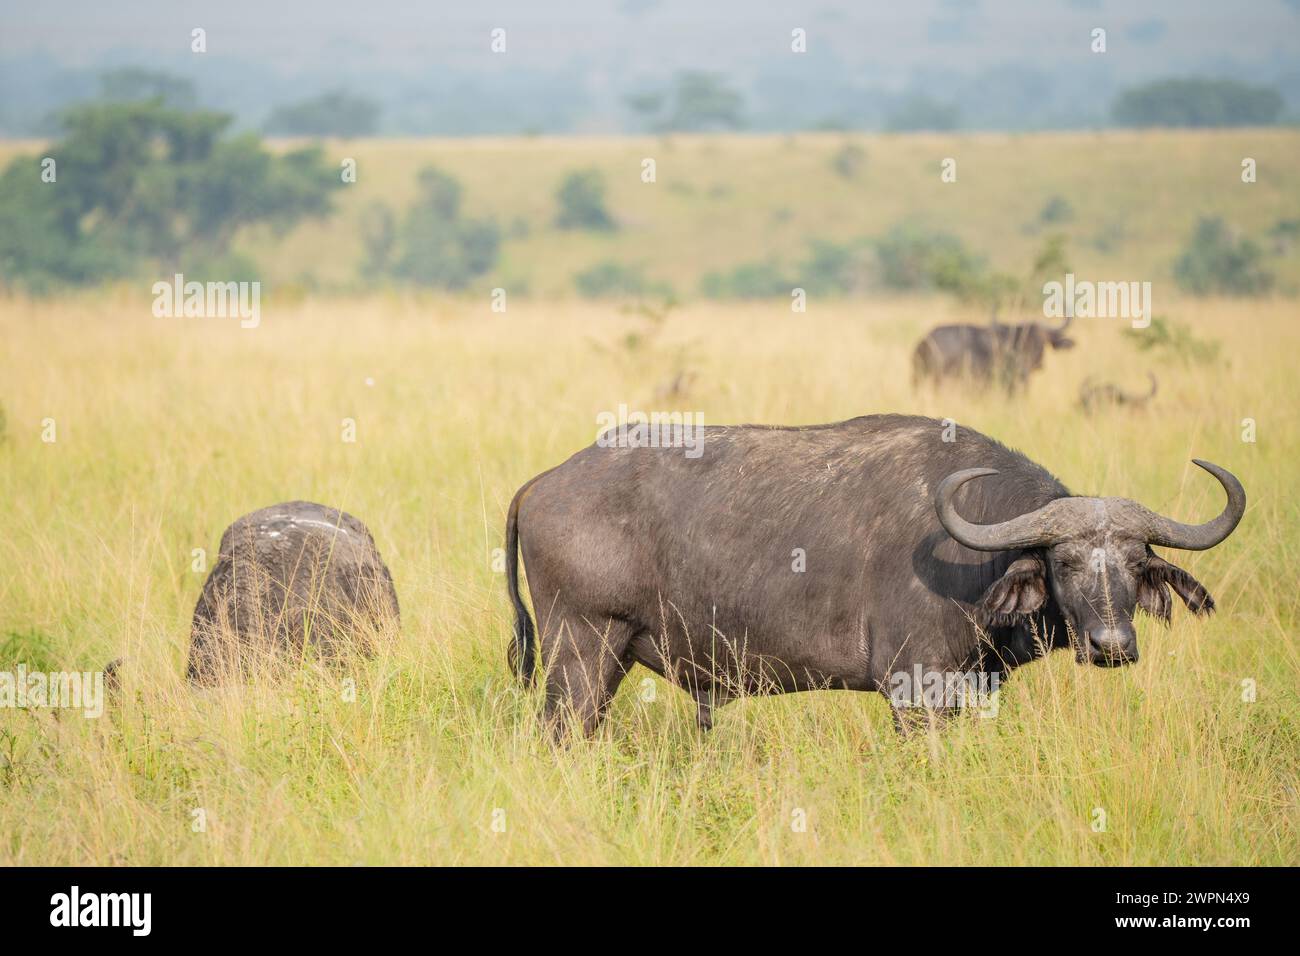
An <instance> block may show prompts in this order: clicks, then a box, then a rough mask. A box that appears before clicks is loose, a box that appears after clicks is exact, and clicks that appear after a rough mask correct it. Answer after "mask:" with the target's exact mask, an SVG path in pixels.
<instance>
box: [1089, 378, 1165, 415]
mask: <svg viewBox="0 0 1300 956" xmlns="http://www.w3.org/2000/svg"><path fill="white" fill-rule="evenodd" d="M1147 380H1148V381H1150V383H1151V390H1150V391H1148V392H1147V393H1146V394H1145V395H1134V394H1132V393H1130V392H1126V391H1124V390H1123V389H1122V388H1120V387H1119V386H1118V385H1112V384H1111V383H1110V382H1103V383H1101V384H1097V383H1095V382H1094V381H1093V380H1092V379H1091V378H1088V379H1084V382H1083V384H1082V385H1081V386H1079V407H1080V408H1082V409H1083V410H1084V412H1085V413H1087V414H1089V415H1091V414H1093V413H1094V412H1099V411H1102V410H1103V409H1107V408H1129V409H1134V410H1136V409H1140V408H1144V407H1146V404H1147V402H1149V401H1151V399H1153V398H1155V397H1156V377H1155V375H1153V374H1152V373H1150V372H1147Z"/></svg>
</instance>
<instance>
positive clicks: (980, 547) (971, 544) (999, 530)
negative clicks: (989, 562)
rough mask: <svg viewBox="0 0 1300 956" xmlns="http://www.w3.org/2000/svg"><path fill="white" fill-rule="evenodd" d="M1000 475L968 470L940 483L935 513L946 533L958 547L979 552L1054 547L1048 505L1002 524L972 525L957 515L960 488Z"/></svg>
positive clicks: (984, 469)
mask: <svg viewBox="0 0 1300 956" xmlns="http://www.w3.org/2000/svg"><path fill="white" fill-rule="evenodd" d="M997 473H998V472H997V471H996V470H995V469H993V468H966V469H964V470H962V471H954V472H953V473H952V474H951V475H949V476H948V477H947V478H945V479H944V480H943V481H941V482H940V483H939V487H938V489H937V490H936V491H935V493H934V510H935V511H936V512H937V513H938V515H939V523H940V524H941V525H943V530H944V531H947V532H948V534H950V535H952V537H953V540H955V541H956V542H957V543H958V544H964V545H965V546H966V547H968V548H972V549H974V550H976V551H1008V550H1010V549H1012V548H1037V547H1041V546H1043V545H1046V544H1051V543H1052V541H1053V539H1054V538H1055V535H1054V534H1053V532H1052V529H1051V527H1050V525H1049V522H1048V516H1047V515H1046V514H1045V512H1046V510H1047V508H1048V507H1049V506H1048V505H1044V506H1043V507H1042V508H1038V509H1036V510H1034V511H1031V512H1029V513H1028V514H1023V515H1019V516H1018V517H1015V518H1011V519H1009V520H1007V521H1001V522H999V523H998V524H972V523H971V522H969V521H967V520H966V519H965V518H963V517H962V516H961V515H959V514H957V508H956V506H955V505H954V504H953V496H954V495H956V493H957V489H958V488H960V487H961V486H962V485H964V484H966V482H968V481H970V480H971V479H972V478H982V477H984V476H985V475H996V474H997Z"/></svg>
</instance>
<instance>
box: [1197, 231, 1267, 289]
mask: <svg viewBox="0 0 1300 956" xmlns="http://www.w3.org/2000/svg"><path fill="white" fill-rule="evenodd" d="M1263 259H1264V250H1263V249H1261V248H1260V246H1259V244H1258V243H1256V242H1254V241H1252V240H1250V239H1248V238H1245V237H1236V236H1234V235H1233V234H1232V232H1231V230H1229V229H1228V227H1227V225H1226V224H1225V223H1224V222H1223V220H1222V219H1218V218H1202V219H1201V220H1200V221H1199V222H1197V224H1196V228H1195V230H1193V232H1192V236H1191V238H1190V239H1189V240H1188V242H1187V245H1186V246H1184V247H1183V252H1182V255H1180V256H1179V257H1178V261H1177V262H1175V263H1174V279H1175V280H1176V281H1177V282H1178V285H1179V286H1180V287H1181V288H1183V289H1186V290H1187V291H1188V292H1191V293H1192V294H1194V295H1211V294H1214V293H1223V294H1226V295H1261V294H1263V293H1265V292H1267V291H1268V290H1269V289H1271V288H1272V286H1273V274H1272V273H1271V272H1269V271H1268V270H1267V269H1265V268H1264V265H1263Z"/></svg>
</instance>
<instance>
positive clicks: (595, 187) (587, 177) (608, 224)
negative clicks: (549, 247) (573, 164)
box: [555, 169, 618, 232]
mask: <svg viewBox="0 0 1300 956" xmlns="http://www.w3.org/2000/svg"><path fill="white" fill-rule="evenodd" d="M555 201H556V202H557V203H558V204H559V207H560V210H559V212H558V213H557V214H556V217H555V225H556V226H557V227H559V228H560V229H593V230H598V231H606V232H608V231H612V230H614V229H616V228H618V226H617V224H616V223H615V222H614V218H613V217H612V216H611V215H610V214H609V211H608V210H606V208H605V178H604V177H603V176H602V175H601V174H600V173H599V172H598V171H597V170H594V169H585V170H579V171H577V172H572V173H569V175H568V176H566V177H564V182H562V183H560V188H559V189H558V190H556V192H555Z"/></svg>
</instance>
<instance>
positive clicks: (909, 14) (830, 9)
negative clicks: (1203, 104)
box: [0, 0, 1300, 75]
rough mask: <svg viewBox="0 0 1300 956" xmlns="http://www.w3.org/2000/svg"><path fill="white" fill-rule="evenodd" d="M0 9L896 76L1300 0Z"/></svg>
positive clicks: (174, 41)
mask: <svg viewBox="0 0 1300 956" xmlns="http://www.w3.org/2000/svg"><path fill="white" fill-rule="evenodd" d="M0 11H2V15H3V20H4V26H3V30H2V31H0V53H4V54H14V53H20V52H32V51H44V52H47V53H49V54H51V55H53V56H55V57H57V58H59V59H60V60H64V61H66V62H68V63H69V64H86V63H89V62H92V61H94V60H95V59H96V58H98V57H100V56H102V55H104V54H106V53H111V52H118V53H126V52H130V53H142V54H151V55H163V56H166V55H168V54H174V53H176V52H177V51H180V52H185V51H187V50H188V39H189V30H190V29H191V28H192V27H194V26H201V27H204V28H205V29H206V30H207V31H208V38H209V54H208V55H209V56H213V57H219V56H226V55H230V56H237V57H261V58H265V59H267V60H268V61H271V62H274V63H275V64H277V65H279V66H281V67H283V68H284V69H300V68H307V67H310V68H328V67H329V66H330V65H331V64H338V65H340V66H347V67H352V68H356V67H363V68H387V69H407V70H416V71H419V70H424V69H428V68H429V67H431V66H433V65H435V64H437V63H454V64H456V65H467V64H469V63H472V62H474V61H476V60H480V59H486V55H487V35H488V31H489V30H490V29H491V28H492V27H494V26H501V27H505V28H506V29H507V31H508V38H509V54H510V56H511V58H512V59H513V58H516V57H517V58H518V59H519V60H521V61H523V62H526V63H529V64H530V65H552V66H553V65H558V64H561V63H564V62H566V61H569V60H572V59H576V60H580V61H583V62H588V63H603V64H605V65H606V66H612V65H615V64H621V65H627V66H632V67H638V68H646V69H650V68H654V67H657V66H658V65H661V64H669V65H679V64H680V65H690V66H698V67H713V68H716V69H719V70H722V71H730V70H733V69H741V68H749V67H752V66H753V64H754V62H755V61H759V60H762V59H764V58H767V57H775V56H785V55H789V31H790V29H791V28H793V27H795V26H802V27H804V28H805V29H807V30H808V31H809V33H810V51H809V52H810V53H816V52H817V48H818V47H821V46H823V45H825V46H826V47H827V48H829V49H831V50H834V51H835V52H836V54H837V55H839V56H841V57H844V58H847V59H850V60H852V61H854V62H857V63H869V64H870V65H871V66H873V67H874V68H877V69H879V70H880V71H881V72H883V73H898V74H900V75H903V74H906V73H908V72H909V71H910V70H912V69H914V68H916V67H918V66H924V65H933V61H934V60H935V59H936V58H939V59H949V60H951V64H950V65H952V66H954V67H959V68H966V69H969V68H974V67H979V66H981V65H987V64H989V63H995V62H1002V61H1007V60H1014V61H1016V62H1019V63H1022V64H1025V65H1034V66H1060V67H1068V65H1069V63H1070V62H1071V61H1072V60H1077V59H1080V58H1082V57H1084V56H1085V55H1087V54H1088V49H1087V39H1088V31H1089V30H1091V28H1092V27H1094V26H1101V27H1105V28H1106V29H1107V30H1108V32H1109V41H1110V51H1109V53H1108V55H1110V56H1112V57H1114V58H1115V59H1116V60H1120V61H1125V62H1126V63H1127V64H1128V65H1130V66H1139V65H1143V68H1147V67H1151V68H1155V70H1156V71H1157V72H1171V71H1173V72H1176V71H1178V70H1179V69H1180V68H1185V67H1186V66H1188V65H1189V60H1191V61H1195V62H1213V61H1232V60H1238V61H1257V62H1260V61H1262V62H1270V61H1273V62H1282V61H1287V60H1294V59H1296V57H1297V54H1300V0H1291V2H1286V0H1234V2H1216V0H1146V2H1142V0H908V2H897V0H890V2H861V0H859V2H846V0H810V2H772V0H769V2H763V0H563V2H559V0H553V2H550V3H547V2H543V0H496V2H481V0H473V2H457V3H450V2H432V3H416V2H407V3H399V2H394V0H221V2H185V0H53V2H42V0H23V2H12V0H0ZM484 65H485V67H486V65H487V64H486V63H485V64H484Z"/></svg>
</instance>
